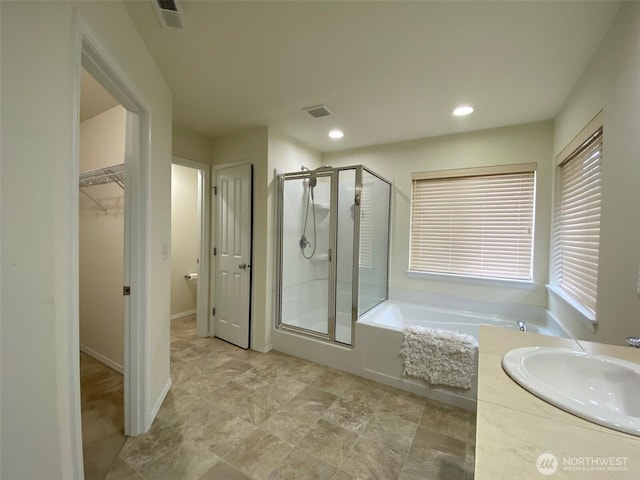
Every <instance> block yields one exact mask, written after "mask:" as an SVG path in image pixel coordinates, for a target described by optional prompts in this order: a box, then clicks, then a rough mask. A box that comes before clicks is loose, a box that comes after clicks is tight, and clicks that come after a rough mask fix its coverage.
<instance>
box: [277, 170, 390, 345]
mask: <svg viewBox="0 0 640 480" xmlns="http://www.w3.org/2000/svg"><path fill="white" fill-rule="evenodd" d="M346 170H354V171H355V192H354V199H353V250H352V252H353V261H352V266H351V343H350V344H347V343H344V342H340V341H339V340H336V307H337V302H336V293H337V270H338V269H337V262H336V259H337V247H338V212H337V209H338V192H339V186H340V185H339V182H338V179H339V172H341V171H346ZM365 171H366V172H367V173H369V174H370V175H373V176H374V177H376V178H377V179H379V180H381V181H382V182H384V183H386V184H387V185H388V186H389V196H388V205H387V239H386V240H387V249H386V257H387V258H386V262H385V266H386V275H385V277H384V292H385V293H384V299H383V300H382V301H384V300H387V299H388V298H389V260H390V250H391V206H392V205H391V198H392V194H393V183H392V182H390V181H389V180H387V179H386V178H384V177H382V176H381V175H379V174H377V173H375V172H373V171H372V170H370V169H369V168H367V167H365V166H364V165H349V166H344V167H329V166H324V167H319V168H317V169H315V170H306V169H305V170H302V171H299V172H290V173H279V172H277V171H276V186H277V202H276V231H277V251H276V265H277V268H276V269H275V270H276V275H277V279H276V286H277V293H276V298H275V314H276V328H277V329H280V330H284V331H290V332H293V333H297V334H301V335H305V336H309V337H314V338H316V339H320V340H324V341H327V342H332V343H336V344H338V345H341V346H344V347H348V348H353V347H354V346H355V333H356V328H355V327H356V321H357V320H358V318H359V316H360V315H361V314H364V313H366V312H367V311H369V310H370V309H371V308H373V307H370V308H369V309H367V310H366V311H364V312H359V300H360V295H359V290H360V223H361V217H360V215H361V211H360V210H361V205H360V203H361V201H360V200H361V198H362V182H363V172H365ZM312 176H313V177H317V178H320V177H330V179H331V193H330V209H329V215H330V217H329V252H328V260H329V266H330V268H329V278H328V288H329V292H328V302H329V305H328V329H327V331H328V333H326V334H324V333H321V332H317V331H314V330H310V329H307V328H304V327H299V326H295V325H289V324H286V323H283V322H282V295H283V261H282V260H283V258H284V253H283V248H284V242H283V240H284V239H283V226H284V225H283V223H284V200H285V198H284V193H285V192H284V182H285V181H286V180H296V179H300V180H305V179H311V177H312ZM379 303H382V302H379ZM379 303H378V304H379ZM378 304H377V305H378Z"/></svg>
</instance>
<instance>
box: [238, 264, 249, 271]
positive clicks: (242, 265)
mask: <svg viewBox="0 0 640 480" xmlns="http://www.w3.org/2000/svg"><path fill="white" fill-rule="evenodd" d="M247 267H251V265H247V264H246V263H241V264H240V265H238V268H239V269H240V270H244V269H246V268H247Z"/></svg>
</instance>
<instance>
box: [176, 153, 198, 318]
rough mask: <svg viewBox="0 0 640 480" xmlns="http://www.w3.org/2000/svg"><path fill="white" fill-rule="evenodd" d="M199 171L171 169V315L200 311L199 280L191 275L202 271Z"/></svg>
mask: <svg viewBox="0 0 640 480" xmlns="http://www.w3.org/2000/svg"><path fill="white" fill-rule="evenodd" d="M199 254H200V231H199V228H198V170H196V169H195V168H189V167H184V166H182V165H175V164H174V165H172V166H171V315H178V314H181V313H185V312H193V311H194V310H195V309H196V304H197V296H196V293H197V292H196V286H197V281H196V280H187V279H186V278H184V276H185V275H186V274H187V273H196V272H197V271H198V262H197V260H198V255H199Z"/></svg>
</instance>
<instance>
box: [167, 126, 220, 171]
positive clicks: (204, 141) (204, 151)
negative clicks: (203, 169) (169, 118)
mask: <svg viewBox="0 0 640 480" xmlns="http://www.w3.org/2000/svg"><path fill="white" fill-rule="evenodd" d="M171 136H172V139H173V141H172V145H171V147H172V149H173V155H174V156H175V157H180V158H184V159H186V160H192V161H194V162H200V163H211V139H210V138H209V137H207V136H204V135H201V134H199V133H197V132H194V131H193V130H190V129H188V128H184V127H179V126H177V125H174V126H173V129H172V132H171Z"/></svg>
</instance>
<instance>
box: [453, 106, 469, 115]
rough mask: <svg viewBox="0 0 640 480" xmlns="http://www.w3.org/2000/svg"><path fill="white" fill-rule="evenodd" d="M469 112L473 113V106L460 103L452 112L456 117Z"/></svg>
mask: <svg viewBox="0 0 640 480" xmlns="http://www.w3.org/2000/svg"><path fill="white" fill-rule="evenodd" d="M471 113H473V107H472V106H471V105H460V106H459V107H456V109H455V110H454V111H453V114H454V115H455V116H456V117H464V116H465V115H469V114H471Z"/></svg>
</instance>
